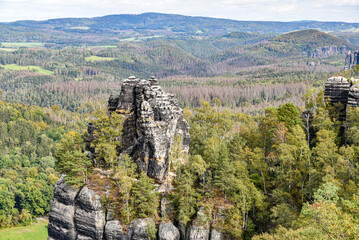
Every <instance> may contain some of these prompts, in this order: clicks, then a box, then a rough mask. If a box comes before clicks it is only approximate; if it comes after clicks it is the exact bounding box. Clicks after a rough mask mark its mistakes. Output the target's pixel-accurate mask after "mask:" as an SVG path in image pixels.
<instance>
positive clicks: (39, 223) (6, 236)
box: [0, 218, 48, 240]
mask: <svg viewBox="0 0 359 240" xmlns="http://www.w3.org/2000/svg"><path fill="white" fill-rule="evenodd" d="M47 224H48V219H46V218H37V219H34V222H33V224H32V225H29V226H21V227H12V228H5V229H0V240H29V239H34V240H35V239H36V240H46V238H47Z"/></svg>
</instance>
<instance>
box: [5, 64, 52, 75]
mask: <svg viewBox="0 0 359 240" xmlns="http://www.w3.org/2000/svg"><path fill="white" fill-rule="evenodd" d="M1 66H2V67H4V68H5V69H9V70H15V71H23V70H29V71H34V72H38V73H42V74H47V75H51V74H54V72H52V71H49V70H46V69H43V68H42V67H39V66H19V65H17V64H7V65H1Z"/></svg>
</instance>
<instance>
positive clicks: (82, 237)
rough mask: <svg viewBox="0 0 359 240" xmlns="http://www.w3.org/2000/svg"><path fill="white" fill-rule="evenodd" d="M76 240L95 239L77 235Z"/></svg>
mask: <svg viewBox="0 0 359 240" xmlns="http://www.w3.org/2000/svg"><path fill="white" fill-rule="evenodd" d="M76 240H94V239H93V238H91V237H88V236H84V235H81V234H79V235H77V238H76Z"/></svg>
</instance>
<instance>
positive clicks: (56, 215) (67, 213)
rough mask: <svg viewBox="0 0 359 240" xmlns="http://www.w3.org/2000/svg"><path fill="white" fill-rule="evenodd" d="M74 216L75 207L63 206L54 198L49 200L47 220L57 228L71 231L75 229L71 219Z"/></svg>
mask: <svg viewBox="0 0 359 240" xmlns="http://www.w3.org/2000/svg"><path fill="white" fill-rule="evenodd" d="M74 215H75V207H74V206H73V205H65V204H63V203H60V202H58V201H57V200H56V199H55V198H53V199H52V200H51V203H50V212H49V220H50V221H51V222H52V223H53V224H56V225H58V226H61V227H64V228H67V229H72V228H74V227H75V224H74V221H73V218H74Z"/></svg>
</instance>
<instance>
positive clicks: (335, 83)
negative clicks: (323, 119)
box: [324, 77, 350, 106]
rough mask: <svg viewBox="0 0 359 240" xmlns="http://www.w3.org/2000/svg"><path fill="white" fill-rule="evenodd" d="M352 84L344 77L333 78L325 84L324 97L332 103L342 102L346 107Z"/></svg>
mask: <svg viewBox="0 0 359 240" xmlns="http://www.w3.org/2000/svg"><path fill="white" fill-rule="evenodd" d="M349 88H350V82H349V81H348V79H346V78H344V77H331V78H329V79H328V80H327V82H326V83H325V90H324V97H325V100H326V101H328V102H330V103H332V104H333V103H338V102H341V103H342V104H343V105H344V106H346V105H347V102H348V93H349Z"/></svg>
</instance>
